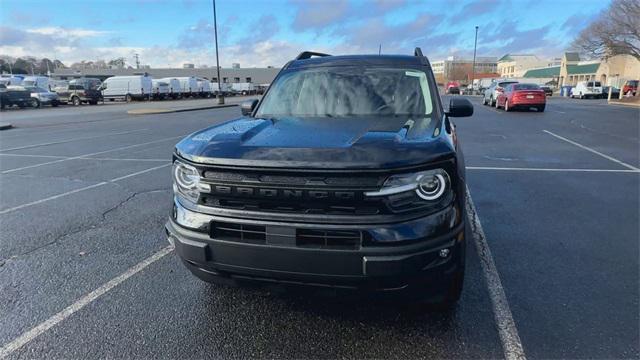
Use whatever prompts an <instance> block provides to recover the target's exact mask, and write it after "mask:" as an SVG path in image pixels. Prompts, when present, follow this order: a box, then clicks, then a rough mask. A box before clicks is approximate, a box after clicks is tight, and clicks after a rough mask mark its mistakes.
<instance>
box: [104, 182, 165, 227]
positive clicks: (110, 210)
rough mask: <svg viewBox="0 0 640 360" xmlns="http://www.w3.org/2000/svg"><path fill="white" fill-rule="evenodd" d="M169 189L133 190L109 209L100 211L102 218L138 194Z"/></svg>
mask: <svg viewBox="0 0 640 360" xmlns="http://www.w3.org/2000/svg"><path fill="white" fill-rule="evenodd" d="M166 191H169V189H152V190H145V191H139V192H133V193H131V194H130V195H129V196H127V197H126V198H125V199H124V200H122V201H120V202H119V203H118V204H116V205H114V206H112V207H110V208H109V209H107V210H105V211H103V212H102V220H103V221H104V220H106V218H107V214H109V213H112V212H114V211H116V210H118V209H119V208H121V207H122V206H124V205H125V204H126V203H128V202H129V201H131V200H133V199H134V198H135V197H136V196H138V195H143V194H152V193H159V192H166Z"/></svg>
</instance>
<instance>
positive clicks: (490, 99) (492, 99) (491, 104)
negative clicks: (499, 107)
mask: <svg viewBox="0 0 640 360" xmlns="http://www.w3.org/2000/svg"><path fill="white" fill-rule="evenodd" d="M489 104H490V106H496V100H494V98H493V95H491V97H490V98H489Z"/></svg>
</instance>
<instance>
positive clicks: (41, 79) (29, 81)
mask: <svg viewBox="0 0 640 360" xmlns="http://www.w3.org/2000/svg"><path fill="white" fill-rule="evenodd" d="M22 86H35V87H39V88H43V89H46V90H51V89H52V87H51V82H50V81H49V77H48V76H27V77H25V78H24V79H23V80H22Z"/></svg>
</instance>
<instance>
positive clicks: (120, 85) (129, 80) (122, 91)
mask: <svg viewBox="0 0 640 360" xmlns="http://www.w3.org/2000/svg"><path fill="white" fill-rule="evenodd" d="M152 86H153V85H152V81H151V77H150V76H146V75H134V76H113V77H110V78H108V79H107V80H105V81H104V82H103V83H102V86H101V87H100V89H101V90H102V97H103V98H104V99H105V100H109V101H113V100H125V101H126V102H130V101H131V100H133V99H137V100H145V99H149V98H150V97H151V88H152Z"/></svg>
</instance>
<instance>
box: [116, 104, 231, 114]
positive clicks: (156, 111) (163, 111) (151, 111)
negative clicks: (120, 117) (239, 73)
mask: <svg viewBox="0 0 640 360" xmlns="http://www.w3.org/2000/svg"><path fill="white" fill-rule="evenodd" d="M233 106H238V104H225V105H211V106H200V107H193V108H186V109H133V110H128V111H127V114H129V115H153V114H170V113H178V112H187V111H199V110H211V109H220V108H227V107H233Z"/></svg>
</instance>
